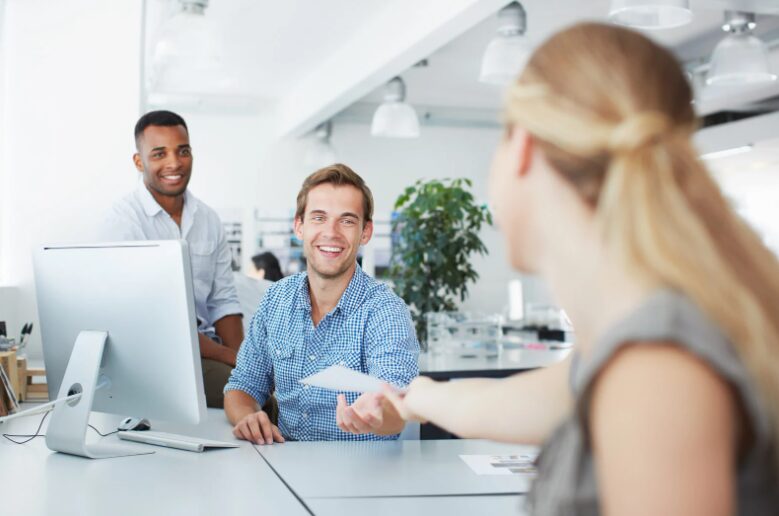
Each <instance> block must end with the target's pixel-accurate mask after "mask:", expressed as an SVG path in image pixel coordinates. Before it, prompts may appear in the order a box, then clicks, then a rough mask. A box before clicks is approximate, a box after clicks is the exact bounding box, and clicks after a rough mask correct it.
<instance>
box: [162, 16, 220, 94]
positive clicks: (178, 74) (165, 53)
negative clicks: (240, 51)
mask: <svg viewBox="0 0 779 516" xmlns="http://www.w3.org/2000/svg"><path fill="white" fill-rule="evenodd" d="M223 61H224V52H223V44H222V37H221V32H220V31H219V29H218V28H217V27H216V26H214V24H213V23H212V22H211V21H210V19H209V18H208V17H206V16H205V15H203V14H202V13H201V14H198V13H193V12H188V11H182V12H179V13H176V14H175V15H174V16H173V17H171V18H170V19H169V20H168V21H167V22H166V23H165V24H164V25H163V27H162V28H161V30H160V33H159V37H158V38H157V43H156V44H155V46H154V52H153V55H152V63H151V65H152V66H151V73H150V84H149V89H150V90H151V91H154V92H158V93H168V94H191V93H229V92H230V91H232V89H233V88H234V86H235V79H234V77H232V76H231V74H228V73H226V71H225V67H224V62H223Z"/></svg>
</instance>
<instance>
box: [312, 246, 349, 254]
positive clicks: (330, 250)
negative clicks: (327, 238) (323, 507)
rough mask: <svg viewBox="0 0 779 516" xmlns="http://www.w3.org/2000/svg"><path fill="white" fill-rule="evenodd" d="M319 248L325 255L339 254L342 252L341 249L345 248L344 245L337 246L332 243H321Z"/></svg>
mask: <svg viewBox="0 0 779 516" xmlns="http://www.w3.org/2000/svg"><path fill="white" fill-rule="evenodd" d="M317 248H318V249H319V251H320V252H321V253H322V254H324V255H325V256H338V255H339V254H341V251H343V250H344V248H343V247H337V246H331V245H320V246H317Z"/></svg>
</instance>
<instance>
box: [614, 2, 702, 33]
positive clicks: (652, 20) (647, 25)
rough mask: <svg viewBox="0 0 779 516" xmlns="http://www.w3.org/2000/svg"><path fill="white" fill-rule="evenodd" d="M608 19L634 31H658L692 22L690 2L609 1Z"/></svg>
mask: <svg viewBox="0 0 779 516" xmlns="http://www.w3.org/2000/svg"><path fill="white" fill-rule="evenodd" d="M609 19H610V20H611V21H612V22H614V23H618V24H620V25H625V26H628V27H632V28H634V29H646V30H658V29H671V28H674V27H681V26H682V25H687V24H688V23H690V22H691V21H692V10H691V9H690V0H611V8H610V9H609Z"/></svg>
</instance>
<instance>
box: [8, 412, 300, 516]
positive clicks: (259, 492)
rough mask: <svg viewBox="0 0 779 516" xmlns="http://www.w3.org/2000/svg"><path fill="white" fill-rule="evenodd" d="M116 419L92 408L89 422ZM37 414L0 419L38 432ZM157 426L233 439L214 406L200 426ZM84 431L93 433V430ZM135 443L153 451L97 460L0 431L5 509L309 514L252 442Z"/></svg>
mask: <svg viewBox="0 0 779 516" xmlns="http://www.w3.org/2000/svg"><path fill="white" fill-rule="evenodd" d="M119 419H120V418H116V417H110V416H107V415H104V414H93V415H92V418H91V422H92V424H93V425H95V426H96V427H97V428H99V429H100V431H101V432H103V433H105V432H107V431H109V430H111V429H113V428H115V427H116V424H117V423H118V421H119ZM39 421H40V416H33V417H29V418H21V419H17V420H14V421H11V422H9V423H6V424H3V425H0V432H2V433H16V434H27V433H33V432H35V429H36V428H37V426H38V422H39ZM154 429H155V430H161V431H166V432H175V433H180V434H186V435H192V436H198V437H204V438H210V439H217V440H224V441H232V440H234V438H233V437H232V432H231V427H230V425H229V424H228V423H227V421H226V420H225V416H224V412H222V411H221V410H213V409H209V411H208V419H207V421H205V422H204V423H202V424H201V425H200V426H198V427H197V428H193V427H182V426H176V425H163V424H159V425H157V426H156V427H155V428H154ZM87 433H88V435H89V436H96V434H95V433H94V432H93V431H92V430H89V431H88V432H87ZM90 439H92V437H90ZM106 439H116V436H111V437H107V438H106ZM122 443H123V444H132V443H126V442H125V441H122ZM135 446H138V447H144V448H147V449H150V450H154V451H155V453H154V454H153V455H140V456H133V457H121V458H114V459H99V460H92V459H85V458H82V457H74V456H70V455H65V454H62V453H55V452H52V451H51V450H49V449H48V448H47V447H46V443H45V439H44V438H42V437H38V438H36V439H33V441H31V442H29V443H27V444H25V445H16V444H13V443H11V442H10V441H8V440H6V439H3V438H0V485H2V491H3V496H2V501H1V502H0V506H1V507H2V510H0V513H2V514H3V515H6V514H7V515H16V514H25V515H37V514H41V515H53V514H56V515H71V514H72V515H79V516H82V515H100V516H103V515H106V514H112V515H118V516H122V515H128V516H129V515H133V516H137V515H138V514H165V515H187V516H189V515H192V514H203V515H210V514H260V513H262V514H285V515H286V514H289V515H307V514H309V513H308V511H306V510H305V508H304V507H303V506H302V505H301V504H300V502H299V501H298V500H297V499H296V498H295V496H294V495H293V494H292V493H291V492H290V491H289V490H288V489H287V488H286V486H284V483H283V482H282V481H281V480H280V479H279V478H278V477H277V476H276V474H275V473H273V471H272V470H271V469H270V468H269V467H268V465H267V464H266V463H265V461H263V460H262V457H260V456H259V454H258V453H257V451H256V450H255V449H254V448H253V447H252V445H251V444H249V443H247V442H244V441H242V442H241V447H240V448H232V449H223V450H212V451H206V452H204V453H193V452H187V451H182V450H173V449H168V448H161V447H158V446H148V445H143V444H136V445H135Z"/></svg>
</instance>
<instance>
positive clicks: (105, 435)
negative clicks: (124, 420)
mask: <svg viewBox="0 0 779 516" xmlns="http://www.w3.org/2000/svg"><path fill="white" fill-rule="evenodd" d="M89 428H91V429H92V430H94V431H95V432H97V435H99V436H100V437H108V436H109V435H114V434H115V433H116V432H118V431H119V429H118V428H117V429H116V430H114V431H113V432H108V433H107V434H103V433H101V432H100V430H98V429H97V428H95V427H94V426H92V425H89Z"/></svg>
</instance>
